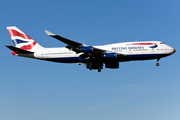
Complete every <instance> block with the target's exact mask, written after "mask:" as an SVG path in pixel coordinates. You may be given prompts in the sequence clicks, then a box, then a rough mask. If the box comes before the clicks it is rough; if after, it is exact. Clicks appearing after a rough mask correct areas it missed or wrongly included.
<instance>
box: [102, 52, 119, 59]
mask: <svg viewBox="0 0 180 120" xmlns="http://www.w3.org/2000/svg"><path fill="white" fill-rule="evenodd" d="M104 58H117V54H116V53H105V54H104Z"/></svg>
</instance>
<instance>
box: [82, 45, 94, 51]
mask: <svg viewBox="0 0 180 120" xmlns="http://www.w3.org/2000/svg"><path fill="white" fill-rule="evenodd" d="M80 51H81V52H93V47H92V46H85V47H81V48H80Z"/></svg>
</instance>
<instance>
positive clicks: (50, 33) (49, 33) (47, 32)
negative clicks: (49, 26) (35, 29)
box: [45, 30, 55, 36]
mask: <svg viewBox="0 0 180 120" xmlns="http://www.w3.org/2000/svg"><path fill="white" fill-rule="evenodd" d="M45 32H46V34H47V35H49V36H54V35H55V34H53V33H52V32H49V31H48V30H45Z"/></svg>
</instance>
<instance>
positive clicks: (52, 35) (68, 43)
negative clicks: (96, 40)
mask: <svg viewBox="0 0 180 120" xmlns="http://www.w3.org/2000/svg"><path fill="white" fill-rule="evenodd" d="M45 32H46V34H47V35H49V36H51V37H53V38H56V39H58V40H60V41H61V42H63V43H66V44H67V45H69V46H76V47H79V46H81V45H82V43H78V42H75V41H72V40H69V39H66V38H63V37H61V36H59V35H55V34H53V33H51V32H49V31H47V30H45Z"/></svg>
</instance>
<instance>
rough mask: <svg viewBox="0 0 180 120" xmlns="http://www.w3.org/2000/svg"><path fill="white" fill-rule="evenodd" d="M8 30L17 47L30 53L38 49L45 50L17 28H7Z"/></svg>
mask: <svg viewBox="0 0 180 120" xmlns="http://www.w3.org/2000/svg"><path fill="white" fill-rule="evenodd" d="M7 30H8V32H9V34H10V36H11V39H12V41H13V43H14V45H15V47H17V48H20V49H23V50H28V51H35V50H36V49H41V48H43V47H42V46H40V45H39V44H38V43H37V42H36V41H34V40H33V39H32V38H30V37H29V36H28V35H26V34H25V33H24V32H22V31H21V30H20V29H18V28H17V27H16V26H11V27H7Z"/></svg>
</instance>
